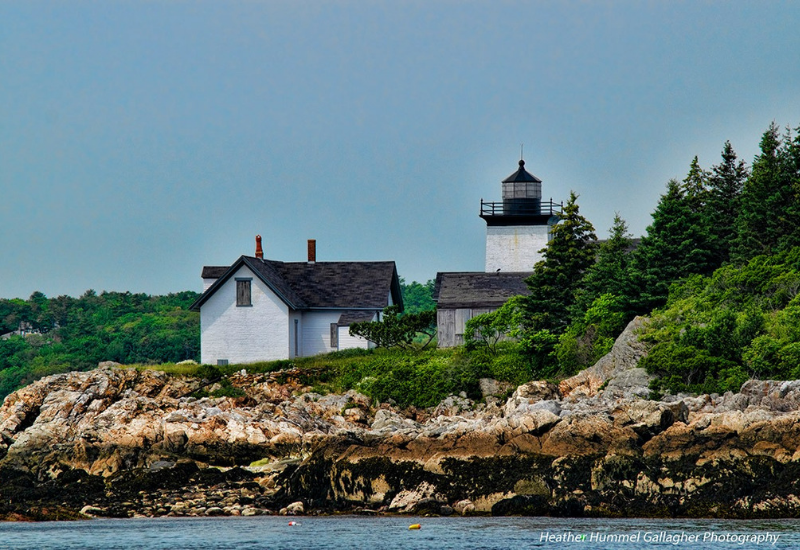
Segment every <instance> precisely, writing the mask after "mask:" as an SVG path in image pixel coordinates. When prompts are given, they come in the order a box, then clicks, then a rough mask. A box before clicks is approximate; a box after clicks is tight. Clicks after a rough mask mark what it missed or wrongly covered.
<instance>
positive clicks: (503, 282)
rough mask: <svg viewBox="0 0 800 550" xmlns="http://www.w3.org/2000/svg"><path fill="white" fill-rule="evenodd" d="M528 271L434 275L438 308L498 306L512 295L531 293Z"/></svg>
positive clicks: (435, 297)
mask: <svg viewBox="0 0 800 550" xmlns="http://www.w3.org/2000/svg"><path fill="white" fill-rule="evenodd" d="M531 274H532V273H531V272H507V273H503V272H499V273H480V272H449V273H441V272H440V273H437V274H436V286H435V287H434V299H435V300H436V304H437V307H438V308H439V309H455V308H473V307H500V306H501V305H503V304H504V303H505V302H506V301H507V300H508V299H509V298H511V297H512V296H518V295H520V294H525V295H527V294H530V291H529V290H528V286H527V285H526V284H525V279H526V278H527V277H529V276H530V275H531Z"/></svg>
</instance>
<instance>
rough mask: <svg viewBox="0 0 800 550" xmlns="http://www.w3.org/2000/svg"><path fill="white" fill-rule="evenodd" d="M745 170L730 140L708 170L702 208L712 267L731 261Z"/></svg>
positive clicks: (745, 177)
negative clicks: (720, 157) (707, 231)
mask: <svg viewBox="0 0 800 550" xmlns="http://www.w3.org/2000/svg"><path fill="white" fill-rule="evenodd" d="M747 176H748V170H747V167H746V166H745V163H744V161H741V160H738V159H737V157H736V152H735V151H734V150H733V147H732V146H731V142H730V141H726V142H725V145H724V147H723V149H722V162H721V163H720V164H718V165H716V166H714V167H713V168H712V169H711V173H710V174H709V176H708V193H707V196H706V206H705V209H704V211H703V218H704V224H705V226H706V227H707V228H708V230H709V245H710V248H711V253H712V263H713V265H714V267H720V266H722V265H723V264H725V263H727V262H728V261H730V257H731V251H732V249H733V246H734V243H735V241H736V224H734V223H731V220H736V218H737V216H738V215H739V210H740V207H741V194H742V189H743V187H744V182H745V180H746V179H747Z"/></svg>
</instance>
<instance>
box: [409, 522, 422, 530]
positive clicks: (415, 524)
mask: <svg viewBox="0 0 800 550" xmlns="http://www.w3.org/2000/svg"><path fill="white" fill-rule="evenodd" d="M408 528H409V529H422V525H420V524H419V523H413V524H411V525H409V526H408Z"/></svg>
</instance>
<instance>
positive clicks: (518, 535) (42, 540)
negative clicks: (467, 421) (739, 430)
mask: <svg viewBox="0 0 800 550" xmlns="http://www.w3.org/2000/svg"><path fill="white" fill-rule="evenodd" d="M291 519H293V520H295V521H297V522H299V525H297V526H289V524H288V523H289V521H290V520H291ZM413 523H420V524H421V525H422V529H420V530H418V531H410V530H409V529H408V526H409V525H410V524H413ZM670 547H672V548H692V549H705V550H712V549H713V550H725V549H733V548H800V520H775V521H717V520H596V519H591V520H588V519H552V518H413V517H402V518H398V517H379V518H368V517H353V516H337V517H314V518H285V517H274V516H262V517H252V518H208V519H194V518H192V519H189V518H165V519H118V520H115V519H103V520H92V521H82V522H46V523H0V549H6V548H8V549H17V548H20V549H23V548H24V549H27V548H37V549H44V550H49V549H79V548H80V549H103V550H105V549H125V550H138V549H165V550H167V549H169V550H177V549H231V550H233V549H237V550H246V549H255V548H259V549H284V548H285V549H306V548H311V549H314V548H319V549H323V548H324V549H330V550H336V549H352V548H369V549H381V548H421V549H435V550H448V549H471V548H552V549H558V550H563V549H564V548H576V549H577V548H594V549H611V550H617V549H630V550H633V549H638V548H670Z"/></svg>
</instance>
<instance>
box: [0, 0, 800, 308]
mask: <svg viewBox="0 0 800 550" xmlns="http://www.w3.org/2000/svg"><path fill="white" fill-rule="evenodd" d="M799 29H800V2H756V1H749V0H748V1H727V2H722V1H720V2H698V1H691V2H678V1H668V2H667V1H664V2H623V1H620V2H554V1H547V2H538V1H524V2H522V1H520V2H500V1H485V2H469V1H464V2H435V1H431V0H425V1H420V2H396V1H391V2H388V1H387V2H377V1H370V2H368V1H349V2H344V1H325V2H321V1H320V2H296V1H285V2H258V1H247V2H233V1H217V2H188V1H186V2H179V1H169V2H167V1H150V2H142V1H139V0H137V1H134V2H124V1H114V2H81V1H75V0H71V1H69V2H62V1H53V2H38V1H21V0H20V1H6V0H0V253H2V262H0V297H6V298H9V297H27V296H29V295H30V294H31V292H33V291H34V290H41V291H42V292H44V293H45V294H47V295H48V296H57V295H59V294H71V295H79V294H81V293H83V292H84V291H85V290H86V289H89V288H93V289H95V290H97V291H101V290H131V291H135V292H147V293H158V294H160V293H167V292H174V291H180V290H187V289H193V290H199V289H200V288H201V280H200V270H201V268H202V266H203V265H204V264H208V265H225V264H230V263H231V262H233V260H235V259H236V258H237V257H238V256H239V255H241V254H250V255H252V254H253V252H254V236H255V235H256V234H257V233H260V234H261V235H262V236H263V238H264V245H265V246H264V248H265V253H266V256H267V257H269V258H272V259H277V260H285V261H297V260H304V259H305V254H306V240H307V239H309V238H315V239H317V259H318V260H320V261H324V260H387V259H393V260H396V262H397V266H398V271H399V273H400V275H401V276H404V277H405V278H406V279H407V280H409V281H410V280H420V281H422V280H427V279H429V278H433V277H434V276H435V274H436V272H437V271H459V270H464V271H481V270H482V269H483V256H484V235H485V224H484V222H483V220H481V219H480V218H478V209H479V203H480V199H481V198H484V199H487V200H498V199H499V198H500V180H502V179H503V178H504V177H506V176H507V175H508V174H510V173H511V172H513V171H514V170H515V169H516V165H517V160H518V159H519V148H520V143H524V144H525V160H526V161H527V167H528V168H529V169H530V171H531V172H532V173H534V174H535V175H537V176H538V177H540V178H541V179H542V180H544V183H543V193H544V195H545V198H549V197H552V198H553V199H555V200H565V199H566V198H567V196H568V193H569V191H570V190H571V189H572V190H575V191H576V192H577V193H578V194H579V195H580V199H579V204H580V206H581V211H582V212H583V214H584V215H586V216H587V217H588V218H589V219H590V220H591V221H592V222H593V223H594V225H595V228H596V229H597V232H598V235H600V236H601V237H602V236H605V235H606V234H607V230H608V228H609V227H610V225H611V222H612V218H613V215H614V212H615V211H618V212H619V213H620V214H621V215H622V217H623V218H625V219H626V220H627V221H628V223H629V225H630V227H631V229H632V231H633V232H634V233H636V234H637V235H638V234H641V233H643V232H644V230H645V228H646V226H647V225H648V223H649V219H650V218H649V216H650V213H651V212H652V210H653V208H654V207H655V205H656V202H657V200H658V197H659V195H660V194H661V193H662V192H663V190H664V186H665V184H666V182H667V181H668V180H669V178H672V177H677V178H682V177H684V176H685V174H686V171H687V169H688V166H689V162H690V161H691V159H692V157H693V156H694V155H699V157H700V162H701V164H702V165H703V166H704V167H710V166H711V165H712V164H714V163H716V162H718V160H719V152H720V151H721V149H722V145H723V143H724V141H725V140H726V139H730V140H731V142H732V143H733V146H734V148H735V149H736V151H737V152H738V153H739V155H740V157H742V158H744V159H745V160H747V161H748V162H750V161H751V160H752V158H753V155H754V154H755V153H756V151H757V148H758V142H759V139H760V136H761V134H762V133H763V131H764V130H765V129H766V128H767V127H768V125H769V124H770V122H771V121H773V120H774V121H776V122H777V123H778V124H780V125H781V126H785V125H787V124H788V125H791V126H793V127H796V126H798V125H800V30H799Z"/></svg>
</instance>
